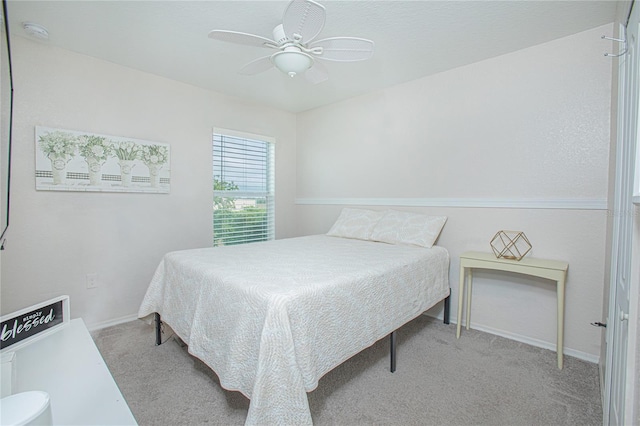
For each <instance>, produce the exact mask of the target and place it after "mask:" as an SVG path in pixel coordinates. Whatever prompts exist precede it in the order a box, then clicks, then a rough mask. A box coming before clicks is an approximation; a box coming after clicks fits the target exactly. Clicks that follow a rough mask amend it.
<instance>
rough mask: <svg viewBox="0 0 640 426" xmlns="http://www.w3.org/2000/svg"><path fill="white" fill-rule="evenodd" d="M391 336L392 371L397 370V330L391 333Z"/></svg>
mask: <svg viewBox="0 0 640 426" xmlns="http://www.w3.org/2000/svg"><path fill="white" fill-rule="evenodd" d="M389 337H390V338H391V339H390V340H391V345H390V346H391V368H390V370H391V372H392V373H393V372H395V371H396V332H395V331H392V332H391V334H390V335H389Z"/></svg>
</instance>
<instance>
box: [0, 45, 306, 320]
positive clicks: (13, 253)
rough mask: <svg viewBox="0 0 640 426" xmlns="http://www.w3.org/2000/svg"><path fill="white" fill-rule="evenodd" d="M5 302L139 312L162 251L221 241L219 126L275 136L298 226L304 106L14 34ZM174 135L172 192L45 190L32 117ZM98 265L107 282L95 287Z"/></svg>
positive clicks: (284, 194)
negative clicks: (225, 91) (214, 143)
mask: <svg viewBox="0 0 640 426" xmlns="http://www.w3.org/2000/svg"><path fill="white" fill-rule="evenodd" d="M12 50H13V61H14V62H13V65H14V79H15V96H16V98H15V113H14V140H13V144H14V145H13V148H14V151H13V170H12V182H11V183H12V200H11V209H12V210H11V228H10V230H9V234H8V238H7V245H6V247H7V249H6V251H5V252H4V254H3V259H2V302H1V303H2V305H1V308H2V313H3V314H5V313H10V312H12V311H14V310H17V309H20V308H22V307H25V306H28V305H31V304H33V303H37V302H39V301H43V300H46V299H48V298H51V297H54V296H57V295H60V294H68V295H70V297H71V312H72V316H73V317H82V318H83V319H84V321H85V322H86V323H87V324H88V326H89V327H92V326H96V325H100V324H104V323H105V322H109V321H114V320H118V319H119V318H125V317H131V316H132V315H134V314H136V313H137V309H138V306H139V304H140V302H141V300H142V297H143V295H144V292H145V291H146V288H147V286H148V284H149V281H150V280H151V276H152V274H153V272H154V271H155V268H156V266H157V265H158V262H159V261H160V259H161V257H162V255H163V254H164V253H166V252H168V251H172V250H179V249H187V248H193V247H206V246H210V245H211V244H212V232H213V226H212V205H213V204H212V199H213V198H212V197H213V194H212V180H211V179H212V171H211V158H212V154H211V133H212V128H213V127H214V126H217V127H222V128H227V129H236V130H241V131H245V132H250V133H255V134H262V135H267V136H272V137H274V138H275V139H276V188H277V192H276V212H277V219H276V237H277V238H283V237H289V236H293V235H294V233H295V217H294V214H293V213H294V204H293V203H294V196H295V186H296V182H295V180H296V179H295V166H294V164H295V115H293V114H290V113H286V112H282V111H279V110H275V109H270V108H265V107H261V106H257V105H254V104H250V103H247V102H244V101H242V100H239V99H236V98H231V97H226V96H223V95H220V94H216V93H213V92H210V91H206V90H203V89H199V88H196V87H193V86H189V85H186V84H182V83H179V82H175V81H171V80H168V79H165V78H160V77H157V76H154V75H151V74H147V73H142V72H139V71H135V70H132V69H128V68H124V67H121V66H117V65H114V64H111V63H108V62H104V61H100V60H96V59H93V58H90V57H86V56H82V55H78V54H75V53H72V52H69V51H65V50H61V49H58V48H54V47H52V46H49V45H46V44H40V43H36V42H32V41H30V40H26V39H24V38H21V37H15V38H14V39H13V40H12ZM36 125H41V126H48V127H55V128H63V129H70V130H81V131H86V132H95V133H100V134H108V135H114V136H124V137H131V138H136V139H143V140H150V141H157V142H164V143H169V144H171V157H172V164H171V193H170V194H168V195H166V194H133V193H131V194H118V193H81V192H67V193H65V192H54V191H36V190H35V177H34V168H35V160H34V158H35V157H34V149H35V148H34V127H35V126H36ZM93 272H97V273H98V275H99V287H98V288H97V289H92V290H88V289H86V274H87V273H93Z"/></svg>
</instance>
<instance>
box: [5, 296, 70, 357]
mask: <svg viewBox="0 0 640 426" xmlns="http://www.w3.org/2000/svg"><path fill="white" fill-rule="evenodd" d="M68 306H69V298H68V297H66V296H64V297H62V298H58V299H52V300H49V301H47V302H45V303H44V304H42V305H40V306H32V307H29V308H27V309H23V310H21V311H19V312H16V313H14V314H11V315H9V316H6V317H3V318H2V322H1V323H0V349H5V348H8V347H9V346H11V345H14V344H16V343H18V342H22V341H24V340H25V339H28V338H29V337H33V336H35V335H37V334H40V333H42V332H45V331H48V330H50V329H52V328H53V327H56V326H57V325H60V324H62V323H64V322H67V321H68V320H69V319H68V318H67V315H68V312H67V311H68Z"/></svg>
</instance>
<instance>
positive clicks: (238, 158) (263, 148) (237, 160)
mask: <svg viewBox="0 0 640 426" xmlns="http://www.w3.org/2000/svg"><path fill="white" fill-rule="evenodd" d="M274 186H275V185H274V140H273V139H272V138H269V137H266V136H257V135H250V134H243V133H239V132H236V131H230V130H223V129H214V132H213V245H214V246H225V245H234V244H244V243H251V242H256V241H267V240H273V239H274V235H275V232H274V228H275V225H274V224H275V221H274V212H275V208H274V192H275V188H274Z"/></svg>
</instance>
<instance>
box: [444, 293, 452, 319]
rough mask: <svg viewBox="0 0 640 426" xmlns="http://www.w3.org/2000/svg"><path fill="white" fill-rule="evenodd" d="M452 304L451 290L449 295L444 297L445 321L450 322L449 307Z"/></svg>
mask: <svg viewBox="0 0 640 426" xmlns="http://www.w3.org/2000/svg"><path fill="white" fill-rule="evenodd" d="M450 306H451V291H449V295H448V296H447V297H446V298H445V299H444V323H445V324H449V308H450Z"/></svg>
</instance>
